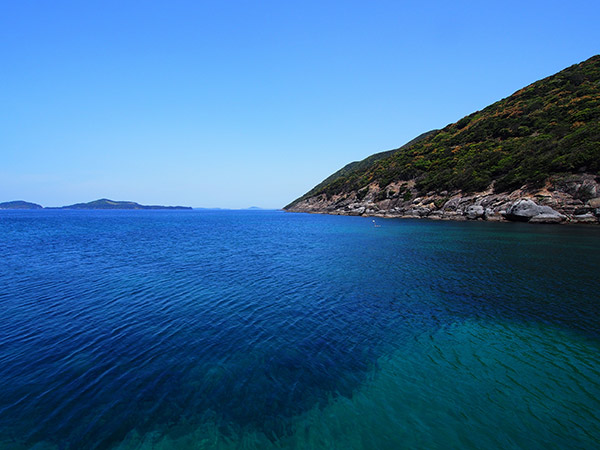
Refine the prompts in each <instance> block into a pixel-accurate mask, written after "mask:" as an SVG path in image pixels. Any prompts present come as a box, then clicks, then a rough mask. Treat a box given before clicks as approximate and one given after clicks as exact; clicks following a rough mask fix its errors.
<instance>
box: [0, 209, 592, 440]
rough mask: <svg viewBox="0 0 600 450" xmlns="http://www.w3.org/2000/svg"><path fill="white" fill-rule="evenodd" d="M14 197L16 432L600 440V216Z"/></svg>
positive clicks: (2, 378)
mask: <svg viewBox="0 0 600 450" xmlns="http://www.w3.org/2000/svg"><path fill="white" fill-rule="evenodd" d="M378 224H381V227H377V228H375V227H373V224H372V221H371V220H370V219H367V218H360V217H341V216H319V215H306V214H288V213H282V212H278V211H220V212H216V211H191V212H188V211H180V212H166V211H39V212H37V211H36V212H30V211H26V212H7V211H3V212H0V236H1V237H0V239H1V242H2V247H3V249H4V251H3V253H4V254H3V258H2V260H1V262H0V288H1V289H0V305H2V308H1V310H0V320H1V321H2V323H3V324H4V326H3V327H2V330H0V363H1V364H0V385H2V386H6V387H7V388H5V389H3V390H2V392H0V448H119V449H129V448H154V449H170V448H182V449H185V448H190V449H193V448H340V449H342V448H350V449H362V448H382V449H387V448H389V449H394V448H565V447H569V448H593V446H594V445H595V443H597V442H598V440H599V439H600V425H599V424H600V418H599V417H598V414H597V411H600V381H599V380H600V376H599V375H600V357H599V356H598V355H600V352H599V351H598V350H599V348H598V347H599V345H600V344H599V343H600V341H599V339H598V338H599V331H600V327H599V320H600V319H599V317H600V315H599V314H598V312H599V310H600V298H599V296H598V292H599V288H600V282H599V281H598V279H597V267H599V263H600V256H599V255H600V230H598V229H596V228H594V227H585V226H579V227H577V226H557V227H553V226H543V225H540V226H533V225H527V224H490V223H451V222H429V221H412V220H378Z"/></svg>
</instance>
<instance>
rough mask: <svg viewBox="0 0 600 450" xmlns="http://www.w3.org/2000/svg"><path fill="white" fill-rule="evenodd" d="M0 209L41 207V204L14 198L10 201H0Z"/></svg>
mask: <svg viewBox="0 0 600 450" xmlns="http://www.w3.org/2000/svg"><path fill="white" fill-rule="evenodd" d="M0 209H42V206H41V205H38V204H37V203H31V202H25V201H23V200H14V201H12V202H4V203H0Z"/></svg>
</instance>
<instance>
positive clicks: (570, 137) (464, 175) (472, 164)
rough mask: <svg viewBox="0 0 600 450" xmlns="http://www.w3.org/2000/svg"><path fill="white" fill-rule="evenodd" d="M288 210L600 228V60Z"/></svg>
mask: <svg viewBox="0 0 600 450" xmlns="http://www.w3.org/2000/svg"><path fill="white" fill-rule="evenodd" d="M284 209H285V210H286V211H292V212H310V213H324V214H343V215H359V216H380V217H403V218H428V219H443V220H492V221H504V220H511V221H522V222H531V223H561V222H563V223H590V224H598V223H600V55H596V56H593V57H592V58H590V59H588V60H587V61H584V62H582V63H580V64H575V65H573V66H571V67H568V68H566V69H565V70H563V71H561V72H559V73H557V74H555V75H552V76H550V77H547V78H544V79H542V80H539V81H537V82H535V83H533V84H531V85H529V86H526V87H524V88H523V89H521V90H519V91H517V92H515V93H514V94H513V95H511V96H509V97H507V98H505V99H502V100H500V101H498V102H496V103H494V104H492V105H490V106H488V107H486V108H484V109H483V110H481V111H476V112H474V113H472V114H470V115H468V116H466V117H463V118H462V119H460V120H459V121H457V122H456V123H452V124H450V125H448V126H446V127H444V128H443V129H441V130H432V131H429V132H427V133H424V134H422V135H420V136H418V137H417V138H415V139H413V140H412V141H410V142H409V143H407V144H406V145H404V146H402V147H399V148H397V149H395V150H390V151H386V152H381V153H376V154H374V155H371V156H369V157H368V158H366V159H364V160H362V161H357V162H353V163H350V164H348V165H346V166H344V167H343V168H342V169H340V170H339V171H337V172H335V173H334V174H332V175H331V176H329V177H328V178H326V179H325V180H324V181H323V182H321V183H320V184H318V185H317V186H315V187H314V188H313V189H311V190H310V191H309V192H307V193H306V194H304V195H303V196H301V197H300V198H298V199H296V200H294V201H293V202H292V203H290V204H289V205H287V206H285V207H284Z"/></svg>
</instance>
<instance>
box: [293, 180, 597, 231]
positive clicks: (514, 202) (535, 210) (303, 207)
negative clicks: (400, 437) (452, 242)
mask: <svg viewBox="0 0 600 450" xmlns="http://www.w3.org/2000/svg"><path fill="white" fill-rule="evenodd" d="M417 195H418V194H417V191H416V189H415V183H414V181H403V182H397V183H392V184H390V185H388V186H387V187H386V188H385V189H383V190H382V189H380V188H379V186H378V185H377V184H376V183H373V184H371V185H369V186H367V187H366V188H363V189H362V190H360V191H358V192H350V193H346V194H338V195H333V196H330V197H328V196H327V195H326V194H321V195H317V196H314V197H310V198H307V199H305V200H302V201H301V202H299V203H296V204H295V205H293V207H291V208H288V211H294V212H309V213H326V214H341V215H352V216H377V217H400V218H428V219H439V220H488V221H519V222H529V223H588V224H598V223H600V177H597V176H595V175H593V174H579V175H566V176H555V177H552V178H551V179H549V180H548V182H547V183H546V185H545V186H544V187H543V188H542V189H536V190H529V189H527V188H526V187H523V188H521V189H517V190H515V191H513V192H510V193H495V192H494V191H493V186H490V187H489V189H487V190H486V191H483V192H477V193H463V192H460V191H455V192H446V191H443V192H440V193H435V192H429V193H427V194H426V195H423V196H417Z"/></svg>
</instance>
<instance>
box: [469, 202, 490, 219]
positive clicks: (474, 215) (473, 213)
mask: <svg viewBox="0 0 600 450" xmlns="http://www.w3.org/2000/svg"><path fill="white" fill-rule="evenodd" d="M464 214H465V216H467V219H470V220H475V219H478V218H480V217H483V215H484V214H485V210H484V209H483V206H481V205H471V206H469V207H467V209H466V210H465V213H464Z"/></svg>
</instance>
